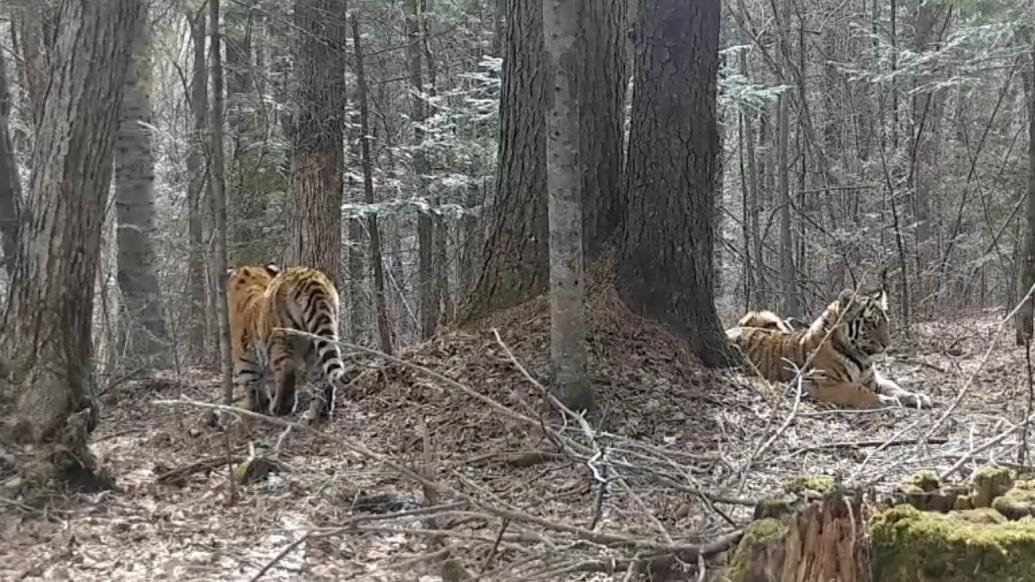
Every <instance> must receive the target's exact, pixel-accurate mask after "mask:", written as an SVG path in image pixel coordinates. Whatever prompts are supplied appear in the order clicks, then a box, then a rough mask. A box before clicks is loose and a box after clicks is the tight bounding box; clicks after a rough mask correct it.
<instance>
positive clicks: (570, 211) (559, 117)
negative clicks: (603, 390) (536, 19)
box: [542, 0, 593, 410]
mask: <svg viewBox="0 0 1035 582" xmlns="http://www.w3.org/2000/svg"><path fill="white" fill-rule="evenodd" d="M542 2H543V37H544V38H545V46H546V53H545V54H546V63H545V64H546V65H547V67H546V71H547V73H546V79H545V80H546V81H547V84H548V88H549V92H548V95H549V97H548V99H549V101H548V103H549V110H548V112H547V116H546V130H547V131H546V135H547V140H546V186H547V193H548V196H549V199H548V204H549V223H550V239H549V243H550V354H551V361H552V364H553V390H555V391H556V392H557V394H558V396H559V397H560V398H561V399H562V400H563V401H564V403H565V404H567V405H568V407H569V408H572V409H573V410H590V409H592V408H593V392H592V387H591V386H590V383H589V378H588V377H587V375H586V357H587V356H586V309H585V304H584V295H585V277H584V276H583V264H582V246H583V240H582V219H583V214H582V175H581V174H580V172H579V169H580V168H579V165H578V161H579V145H580V144H579V134H580V126H579V125H580V116H581V114H582V113H583V112H584V111H583V110H582V109H581V105H582V103H581V101H580V99H579V87H578V84H577V82H576V79H578V74H579V72H580V71H579V68H580V67H581V66H582V65H583V63H582V59H580V58H579V46H578V42H579V40H580V39H579V33H578V31H579V24H580V22H579V9H578V7H579V3H578V2H572V1H571V0H542Z"/></svg>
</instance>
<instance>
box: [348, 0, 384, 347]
mask: <svg viewBox="0 0 1035 582" xmlns="http://www.w3.org/2000/svg"><path fill="white" fill-rule="evenodd" d="M352 44H353V47H354V50H355V57H356V83H357V84H358V85H359V125H360V129H361V137H360V142H361V143H360V150H361V151H362V165H363V194H364V196H365V198H366V203H367V204H374V203H375V202H376V201H375V199H374V161H373V156H372V155H371V153H370V140H371V139H373V138H372V137H371V135H370V107H369V105H368V103H367V76H366V68H365V67H364V66H363V45H362V43H361V42H360V34H359V18H357V17H356V15H355V14H353V15H352ZM367 230H368V231H370V232H369V234H370V265H371V267H372V269H371V270H372V271H373V273H374V311H375V314H376V317H377V338H378V346H379V347H380V349H381V351H382V352H384V353H386V354H391V353H393V351H394V349H393V347H392V328H391V326H390V325H389V323H388V305H387V302H386V301H385V268H384V259H383V258H382V254H381V230H380V227H379V226H378V224H377V215H376V214H374V213H370V214H369V215H368V216H367Z"/></svg>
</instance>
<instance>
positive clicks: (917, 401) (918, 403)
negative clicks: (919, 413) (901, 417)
mask: <svg viewBox="0 0 1035 582" xmlns="http://www.w3.org/2000/svg"><path fill="white" fill-rule="evenodd" d="M898 399H899V401H901V402H902V406H904V407H906V408H915V409H917V410H923V409H925V408H932V406H933V405H932V402H931V397H930V396H928V395H926V394H921V393H919V392H904V393H903V394H900V395H899V396H898Z"/></svg>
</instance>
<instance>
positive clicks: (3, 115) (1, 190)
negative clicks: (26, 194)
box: [0, 54, 22, 278]
mask: <svg viewBox="0 0 1035 582" xmlns="http://www.w3.org/2000/svg"><path fill="white" fill-rule="evenodd" d="M10 119H11V93H10V90H9V89H8V87H7V68H6V66H5V64H4V58H3V55H2V54H0V263H2V264H3V267H4V270H5V271H6V272H7V276H8V278H11V277H13V276H14V261H15V258H16V257H17V254H18V252H17V245H18V229H19V228H20V227H21V221H22V216H21V207H22V202H21V200H22V183H21V178H20V177H19V176H18V161H17V160H16V159H15V157H14V143H13V140H12V139H11V133H10V130H9V128H10V126H9V121H10Z"/></svg>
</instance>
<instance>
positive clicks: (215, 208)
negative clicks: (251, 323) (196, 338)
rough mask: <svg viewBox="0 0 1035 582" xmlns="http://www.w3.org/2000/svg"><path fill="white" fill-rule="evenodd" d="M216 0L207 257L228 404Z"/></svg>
mask: <svg viewBox="0 0 1035 582" xmlns="http://www.w3.org/2000/svg"><path fill="white" fill-rule="evenodd" d="M219 13H220V7H219V0H208V20H209V22H210V23H211V25H210V26H209V31H210V32H209V34H210V37H211V38H210V42H209V74H210V75H211V76H212V112H211V120H212V132H211V135H210V141H209V151H208V154H209V155H208V157H209V163H210V164H211V168H212V170H211V175H210V176H209V181H208V185H209V206H210V207H211V210H212V214H213V215H214V216H215V220H214V221H213V222H214V228H215V243H216V244H215V245H214V247H215V248H213V249H212V251H213V254H212V256H210V258H209V273H210V275H209V280H210V281H212V282H213V283H214V285H213V287H214V288H213V289H212V304H213V306H214V307H215V312H216V321H218V322H219V326H218V327H219V362H220V367H221V369H222V373H223V403H224V404H226V405H227V406H230V405H231V404H232V403H233V400H234V389H233V360H232V357H231V351H230V320H229V318H228V311H227V303H226V269H227V239H228V234H227V224H226V216H227V203H226V165H225V163H224V159H223V157H224V156H223V139H224V132H223V129H224V128H223V121H224V113H225V111H226V109H225V100H224V98H223V53H222V44H223V37H222V34H221V33H220V27H219Z"/></svg>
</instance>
